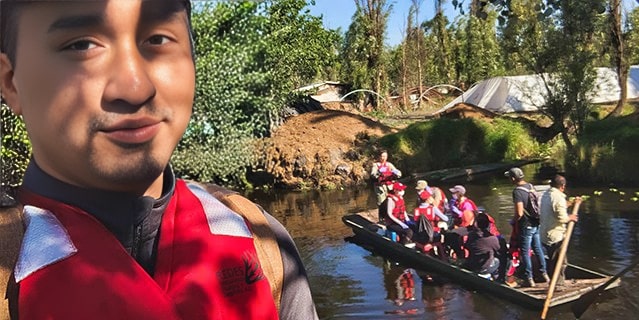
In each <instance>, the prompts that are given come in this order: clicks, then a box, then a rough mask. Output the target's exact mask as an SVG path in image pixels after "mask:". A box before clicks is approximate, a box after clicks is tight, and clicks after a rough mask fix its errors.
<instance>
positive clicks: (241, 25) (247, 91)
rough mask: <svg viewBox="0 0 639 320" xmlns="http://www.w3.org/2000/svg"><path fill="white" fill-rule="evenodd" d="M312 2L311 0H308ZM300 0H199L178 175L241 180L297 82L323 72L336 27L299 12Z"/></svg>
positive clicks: (332, 53) (329, 59)
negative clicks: (189, 112) (192, 83)
mask: <svg viewBox="0 0 639 320" xmlns="http://www.w3.org/2000/svg"><path fill="white" fill-rule="evenodd" d="M311 4H312V2H311ZM306 5H307V2H306V1H304V0H262V1H251V0H244V1H229V2H227V1H221V2H208V1H207V2H199V3H198V5H197V7H196V9H195V10H194V12H193V17H192V23H193V28H194V33H195V39H196V42H195V53H196V77H197V87H196V93H195V103H194V112H193V116H192V119H191V122H190V125H189V127H188V129H187V132H186V134H185V136H184V138H183V139H182V141H181V142H180V144H179V145H178V147H177V150H176V152H175V154H174V157H173V164H174V169H175V170H176V172H177V173H178V174H179V175H181V176H184V177H188V178H191V179H196V180H201V181H217V182H220V183H225V184H246V180H245V177H246V172H247V169H249V168H250V167H252V166H255V165H256V163H257V162H256V161H257V157H256V156H257V155H259V154H260V150H259V149H257V147H256V145H257V144H256V140H257V139H258V138H261V137H264V136H267V135H269V134H270V131H271V130H272V129H273V128H274V127H275V126H276V125H278V124H279V123H280V122H281V117H280V111H281V110H282V109H283V108H284V107H285V106H286V104H287V103H288V102H290V99H291V92H292V91H293V89H295V88H296V87H298V86H300V85H301V84H306V83H308V82H310V81H314V80H317V79H319V78H322V77H325V76H326V74H327V72H328V71H330V66H331V65H332V63H333V62H334V61H335V60H336V50H335V47H334V46H333V47H331V46H330V45H329V46H327V45H326V44H336V43H338V39H339V36H338V34H337V32H336V31H328V30H324V29H323V28H322V26H321V19H319V18H316V17H313V16H311V15H310V14H309V13H308V10H304V8H305V7H306Z"/></svg>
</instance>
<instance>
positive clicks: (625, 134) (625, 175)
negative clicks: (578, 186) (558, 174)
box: [566, 115, 639, 185]
mask: <svg viewBox="0 0 639 320" xmlns="http://www.w3.org/2000/svg"><path fill="white" fill-rule="evenodd" d="M638 120H639V117H638V116H637V115H630V116H626V117H621V118H612V119H605V120H597V121H591V122H589V123H587V126H586V128H585V131H584V134H583V135H582V136H581V137H579V140H578V142H577V144H576V147H577V154H576V155H575V157H574V158H573V159H568V160H566V171H567V172H568V173H569V174H570V175H571V176H575V177H578V178H579V180H581V181H583V182H590V183H609V184H616V185H624V184H625V185H627V184H637V183H639V170H637V166H636V163H637V159H639V126H637V124H638V123H639V121H638Z"/></svg>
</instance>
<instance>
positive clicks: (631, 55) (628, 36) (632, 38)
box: [624, 7, 639, 65]
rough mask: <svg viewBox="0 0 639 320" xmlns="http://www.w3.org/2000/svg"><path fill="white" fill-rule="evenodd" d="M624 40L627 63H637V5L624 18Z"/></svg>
mask: <svg viewBox="0 0 639 320" xmlns="http://www.w3.org/2000/svg"><path fill="white" fill-rule="evenodd" d="M625 29H626V32H625V34H624V40H625V41H624V42H625V44H626V52H627V56H628V64H630V65H635V64H639V7H635V8H634V9H633V10H632V11H631V12H630V13H629V14H628V16H627V18H626V28H625Z"/></svg>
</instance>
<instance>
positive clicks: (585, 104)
mask: <svg viewBox="0 0 639 320" xmlns="http://www.w3.org/2000/svg"><path fill="white" fill-rule="evenodd" d="M552 5H554V6H555V7H554V10H555V12H556V14H557V17H558V21H557V24H558V25H559V26H560V27H559V28H558V29H557V30H555V31H553V32H551V33H549V46H548V48H546V51H545V53H544V60H545V63H546V65H547V66H548V67H547V70H545V71H548V72H552V74H553V75H552V76H550V77H549V82H548V83H549V85H548V87H547V88H548V99H547V100H548V102H547V104H546V105H545V106H544V107H543V108H542V109H543V111H544V112H545V113H546V114H547V115H549V117H550V118H551V119H552V121H553V126H554V127H555V128H556V129H557V130H558V132H559V133H561V136H562V138H563V140H564V142H565V144H566V146H567V148H568V150H569V151H571V152H572V151H574V148H573V143H572V141H571V140H570V137H569V132H575V133H576V134H577V135H580V134H581V133H582V132H583V129H584V125H585V121H586V117H587V116H588V114H589V113H590V109H591V104H590V102H589V97H588V93H589V92H590V91H591V90H592V89H593V87H594V82H595V78H596V73H595V69H594V61H595V59H596V57H597V54H598V51H597V48H596V47H595V46H594V45H593V41H592V40H593V37H594V35H595V32H596V29H597V28H596V27H597V23H598V19H599V17H600V15H601V14H602V13H603V12H604V11H605V3H604V0H564V1H560V2H559V3H553V4H552ZM567 119H570V122H566V120H567Z"/></svg>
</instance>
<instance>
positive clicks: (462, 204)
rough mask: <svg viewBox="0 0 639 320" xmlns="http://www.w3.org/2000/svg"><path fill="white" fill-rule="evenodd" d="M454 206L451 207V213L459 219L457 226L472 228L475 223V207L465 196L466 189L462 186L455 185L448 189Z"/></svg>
mask: <svg viewBox="0 0 639 320" xmlns="http://www.w3.org/2000/svg"><path fill="white" fill-rule="evenodd" d="M449 191H450V192H451V193H452V198H453V199H455V204H454V205H453V206H452V207H451V211H452V212H453V213H454V214H455V215H456V217H457V218H458V219H459V223H458V224H457V225H458V226H459V227H468V226H472V225H473V224H474V223H475V213H476V212H477V205H476V204H475V202H474V201H473V200H471V199H469V198H468V197H467V196H466V188H465V187H464V186H462V185H456V186H454V187H452V188H450V189H449Z"/></svg>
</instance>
